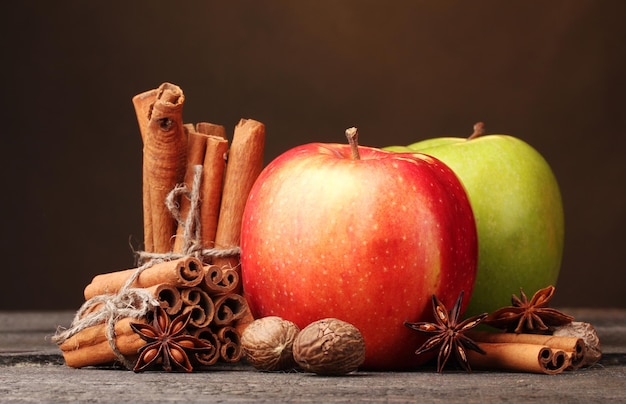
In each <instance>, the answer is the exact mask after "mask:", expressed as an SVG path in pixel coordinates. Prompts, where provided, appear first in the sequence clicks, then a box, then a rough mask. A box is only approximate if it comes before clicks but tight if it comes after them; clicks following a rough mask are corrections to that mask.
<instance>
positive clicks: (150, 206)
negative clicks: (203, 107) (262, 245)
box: [133, 83, 265, 267]
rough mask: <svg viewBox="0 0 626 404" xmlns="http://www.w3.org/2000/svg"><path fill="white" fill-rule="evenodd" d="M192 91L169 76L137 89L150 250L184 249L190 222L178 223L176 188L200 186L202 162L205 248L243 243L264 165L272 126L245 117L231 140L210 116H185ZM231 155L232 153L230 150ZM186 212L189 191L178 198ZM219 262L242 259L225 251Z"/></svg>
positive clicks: (201, 218) (201, 216)
mask: <svg viewBox="0 0 626 404" xmlns="http://www.w3.org/2000/svg"><path fill="white" fill-rule="evenodd" d="M184 102H185V97H184V94H183V91H182V90H181V89H180V87H178V86H176V85H173V84H170V83H163V84H161V86H159V87H158V88H156V89H153V90H149V91H146V92H144V93H141V94H138V95H136V96H135V97H133V104H134V106H135V112H136V115H137V121H138V123H139V129H140V131H141V136H142V139H143V144H144V148H143V214H144V244H145V246H144V250H145V251H146V252H155V253H167V252H170V251H174V252H181V251H182V250H183V247H184V242H185V240H184V237H183V230H184V229H183V224H182V222H181V223H178V224H177V223H176V218H175V217H173V215H172V212H171V211H170V209H169V207H168V206H166V199H167V197H168V194H169V193H170V191H172V189H174V187H176V186H177V185H178V184H182V183H184V184H186V186H187V187H191V186H192V181H193V176H194V167H196V166H198V165H200V166H202V181H201V184H200V190H199V191H200V199H201V207H200V214H199V221H198V222H199V224H200V227H201V241H202V245H203V247H205V248H224V249H227V248H233V247H237V246H238V244H239V236H240V228H241V217H242V214H243V209H244V206H245V202H246V199H247V197H248V193H249V192H250V189H251V188H252V185H253V183H254V181H255V180H256V178H257V176H258V175H259V173H260V172H261V170H262V168H263V148H264V143H265V126H264V125H263V124H262V123H261V122H258V121H255V120H252V119H242V120H240V122H239V123H238V124H237V125H236V126H235V130H234V135H233V140H232V144H231V145H230V148H229V146H228V140H227V139H226V137H225V129H224V127H223V126H221V125H216V124H212V123H207V122H201V123H197V124H195V125H194V124H185V123H183V116H182V111H183V105H184ZM226 156H228V157H227V158H226ZM174 202H175V203H176V204H177V205H178V206H180V216H181V218H182V219H183V220H184V219H186V218H187V215H188V211H189V208H190V206H189V202H190V201H189V199H188V198H184V197H183V198H180V200H178V201H174ZM213 263H214V264H216V265H219V266H224V265H228V266H231V267H237V265H238V260H237V259H232V258H220V259H216V260H215V262H213Z"/></svg>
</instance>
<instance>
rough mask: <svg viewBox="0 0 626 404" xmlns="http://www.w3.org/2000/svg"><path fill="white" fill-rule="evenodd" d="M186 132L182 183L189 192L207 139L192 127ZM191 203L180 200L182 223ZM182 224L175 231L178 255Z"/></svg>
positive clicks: (175, 247)
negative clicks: (184, 169) (185, 160)
mask: <svg viewBox="0 0 626 404" xmlns="http://www.w3.org/2000/svg"><path fill="white" fill-rule="evenodd" d="M185 130H186V132H187V136H188V141H187V163H186V166H187V169H186V171H185V179H184V183H185V184H186V185H187V188H188V189H189V190H191V187H192V185H193V178H194V167H195V166H196V165H202V164H203V163H204V155H205V154H206V144H207V137H206V135H204V134H202V133H198V132H196V130H195V129H194V127H193V125H191V124H187V125H185ZM190 205H191V202H190V200H189V198H185V197H182V198H181V199H180V215H181V218H182V220H183V221H185V220H187V217H188V215H189V207H190ZM184 227H185V226H184V222H181V223H179V224H178V227H177V229H176V238H175V239H174V248H173V250H174V252H177V253H180V252H182V251H183V244H184V241H185V239H184V237H183V235H184Z"/></svg>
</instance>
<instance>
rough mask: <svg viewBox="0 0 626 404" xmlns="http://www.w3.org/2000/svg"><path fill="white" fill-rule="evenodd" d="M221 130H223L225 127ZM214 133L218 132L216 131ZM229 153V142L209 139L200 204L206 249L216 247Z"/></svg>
mask: <svg viewBox="0 0 626 404" xmlns="http://www.w3.org/2000/svg"><path fill="white" fill-rule="evenodd" d="M221 128H222V129H223V127H221ZM205 130H206V129H205ZM214 132H216V131H215V130H214ZM227 152H228V140H226V139H224V138H223V137H218V136H212V135H211V136H209V137H208V138H207V145H206V154H205V156H204V164H203V169H202V186H201V188H202V189H201V198H202V203H201V204H200V223H201V226H202V245H203V246H204V248H212V247H215V235H216V233H217V223H218V217H219V212H220V202H221V199H222V186H223V183H224V171H225V169H226V153H227Z"/></svg>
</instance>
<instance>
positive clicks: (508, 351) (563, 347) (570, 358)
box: [467, 331, 594, 374]
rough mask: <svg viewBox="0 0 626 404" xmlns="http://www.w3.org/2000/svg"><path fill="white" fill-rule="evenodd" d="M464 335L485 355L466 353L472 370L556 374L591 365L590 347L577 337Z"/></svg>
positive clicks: (474, 332) (472, 333)
mask: <svg viewBox="0 0 626 404" xmlns="http://www.w3.org/2000/svg"><path fill="white" fill-rule="evenodd" d="M467 335H468V336H469V337H470V338H471V339H472V340H474V341H475V342H476V343H477V344H478V346H479V347H480V348H482V349H483V350H484V351H485V352H486V353H485V354H480V353H477V352H474V351H470V350H468V351H467V355H468V360H469V362H470V363H471V365H472V368H476V369H488V370H505V371H516V372H528V373H544V374H557V373H561V372H563V371H565V370H574V369H579V368H580V367H582V366H587V365H589V364H590V362H592V361H593V358H591V357H590V355H592V354H593V352H592V351H593V348H594V347H593V346H589V345H588V344H587V343H586V341H585V340H584V339H583V338H582V336H580V335H575V334H570V335H553V334H549V335H543V334H516V333H509V332H489V331H469V332H468V333H467Z"/></svg>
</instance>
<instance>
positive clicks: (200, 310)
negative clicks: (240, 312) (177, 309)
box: [180, 287, 215, 328]
mask: <svg viewBox="0 0 626 404" xmlns="http://www.w3.org/2000/svg"><path fill="white" fill-rule="evenodd" d="M180 295H181V299H182V301H183V302H184V305H185V307H184V308H183V313H187V312H190V311H191V317H190V319H189V325H190V326H192V327H196V328H202V327H206V326H208V325H209V324H210V323H211V321H213V318H214V316H215V305H214V304H213V300H211V297H210V296H209V295H208V294H207V293H206V292H205V291H204V290H202V289H200V288H199V287H193V288H188V289H183V290H182V291H181V293H180Z"/></svg>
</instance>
